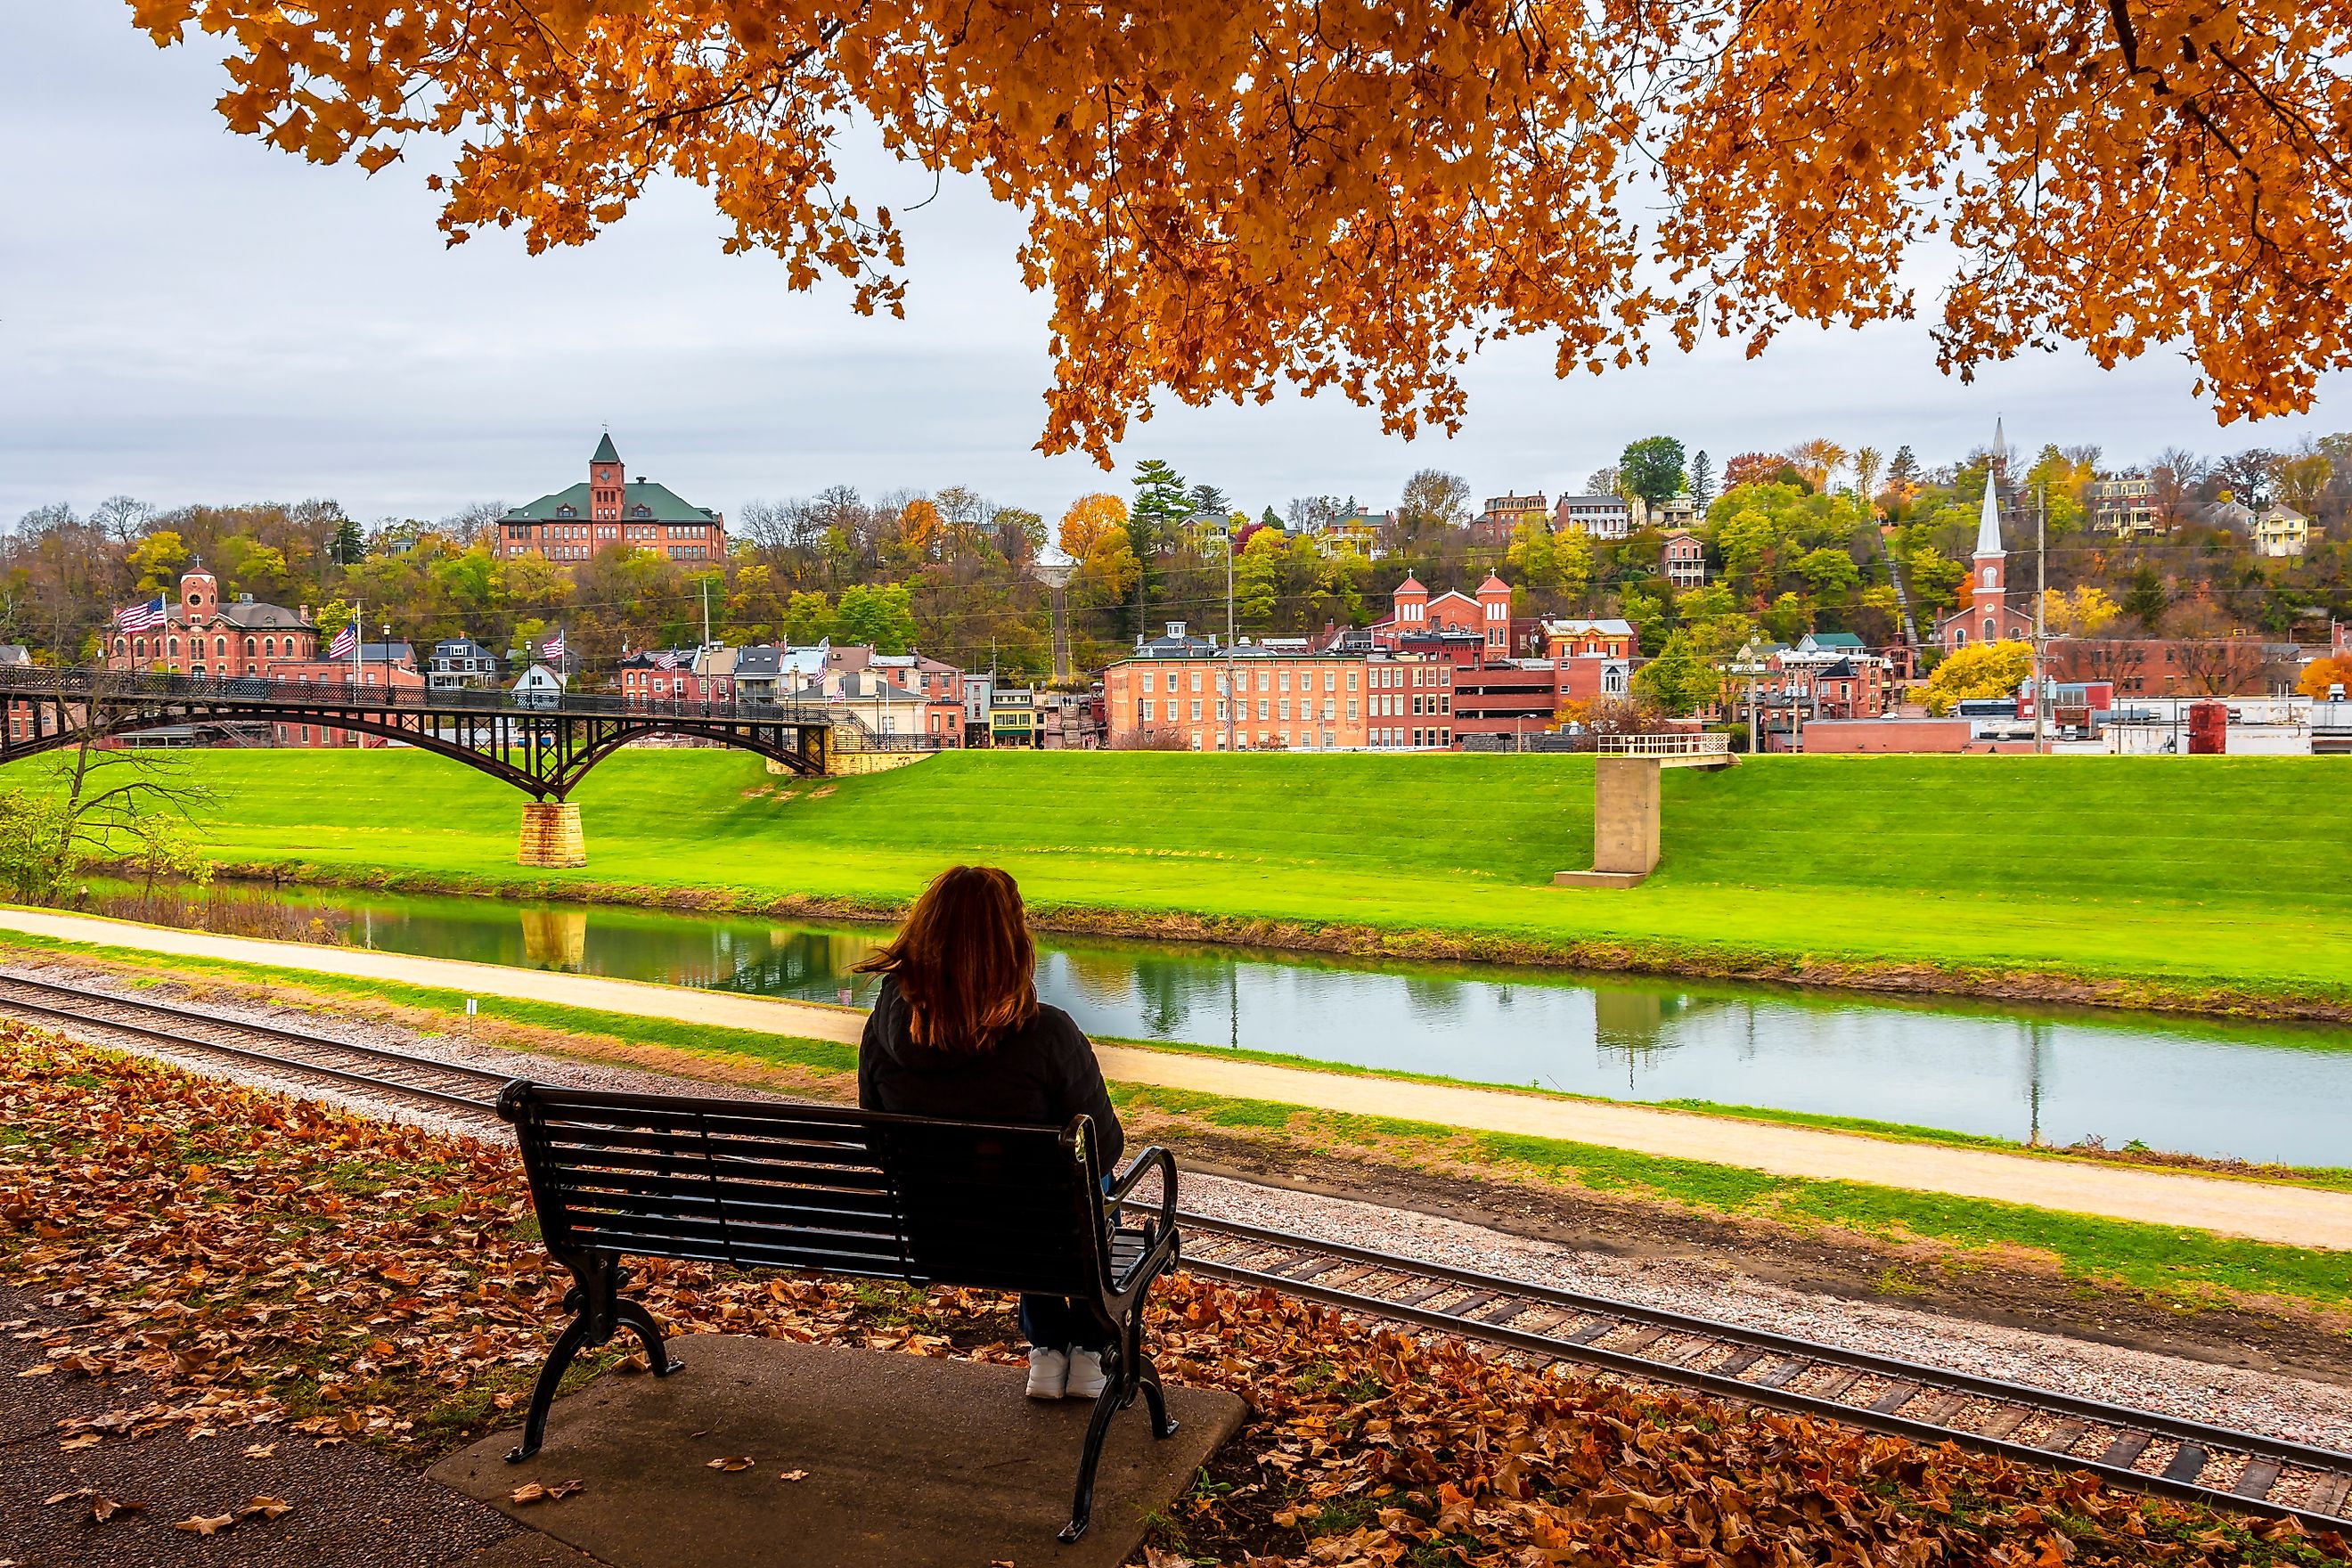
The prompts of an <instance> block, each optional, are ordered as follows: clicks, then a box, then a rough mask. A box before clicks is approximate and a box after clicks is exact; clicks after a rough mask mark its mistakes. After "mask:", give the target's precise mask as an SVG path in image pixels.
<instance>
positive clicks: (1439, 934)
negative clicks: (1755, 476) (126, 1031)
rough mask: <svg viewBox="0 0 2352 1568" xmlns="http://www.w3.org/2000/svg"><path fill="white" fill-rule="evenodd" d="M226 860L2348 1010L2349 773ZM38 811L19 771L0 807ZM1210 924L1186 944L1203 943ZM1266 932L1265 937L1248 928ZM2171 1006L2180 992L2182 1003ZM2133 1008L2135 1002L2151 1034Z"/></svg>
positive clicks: (379, 819)
mask: <svg viewBox="0 0 2352 1568" xmlns="http://www.w3.org/2000/svg"><path fill="white" fill-rule="evenodd" d="M185 765H186V767H187V768H188V770H189V772H190V773H191V774H192V775H193V776H194V777H195V778H197V779H200V780H202V781H203V782H204V783H205V784H208V785H209V786H210V787H211V788H212V790H213V791H214V793H215V808H214V809H215V813H216V816H215V820H214V821H213V823H212V825H211V826H210V828H209V833H210V837H211V839H212V842H213V845H214V848H215V853H216V854H217V855H218V856H219V857H220V858H223V859H225V860H226V861H230V862H236V863H242V864H247V865H267V866H271V867H278V868H299V869H300V870H302V871H304V872H306V873H308V874H316V875H319V876H321V877H325V878H331V879H339V880H362V881H374V882H383V883H387V884H397V883H401V882H404V881H406V882H409V883H410V884H411V885H436V886H443V887H457V888H467V889H485V890H514V891H523V890H538V891H549V892H556V893H562V892H567V891H568V892H572V893H575V894H580V895H583V896H585V895H592V894H594V893H598V892H603V893H604V894H607V895H614V894H617V895H619V896H625V897H655V896H675V895H689V896H694V897H696V898H698V900H703V901H708V902H709V903H712V904H725V905H732V906H736V907H742V908H762V907H769V906H774V907H779V908H789V907H807V906H820V907H822V906H831V907H836V908H865V909H872V910H887V909H889V908H891V907H895V906H898V905H901V904H903V903H904V902H905V901H906V900H908V899H910V898H911V897H912V896H913V895H914V894H915V893H916V892H917V891H919V889H921V887H922V885H923V883H924V882H925V880H926V879H929V877H930V876H931V875H932V874H933V873H935V872H936V871H937V870H938V869H939V868H941V867H943V866H946V865H949V864H951V863H953V862H955V861H958V860H987V861H992V862H994V863H996V864H1000V865H1003V866H1004V867H1005V868H1008V869H1010V870H1012V871H1013V873H1014V874H1015V875H1016V876H1017V877H1019V878H1020V879H1021V882H1022V885H1023V888H1024V889H1025V891H1026V892H1027V894H1028V896H1029V898H1030V900H1031V902H1032V904H1033V905H1034V907H1035V908H1036V909H1037V910H1039V911H1041V912H1042V913H1045V914H1047V915H1049V916H1059V917H1061V918H1062V920H1063V921H1064V923H1082V922H1083V920H1084V918H1085V917H1086V916H1087V915H1088V914H1093V913H1108V914H1114V915H1118V916H1121V917H1126V918H1129V919H1130V920H1132V921H1138V922H1150V921H1159V922H1161V923H1162V924H1163V925H1164V927H1165V929H1166V930H1168V931H1170V932H1171V934H1181V933H1183V932H1185V931H1187V930H1194V931H1197V932H1198V934H1204V935H1218V934H1223V935H1244V934H1255V935H1256V936H1258V937H1259V938H1260V939H1261V940H1264V939H1266V938H1268V937H1277V938H1278V937H1279V935H1280V931H1278V929H1277V928H1283V927H1290V928H1297V929H1298V930H1299V931H1304V932H1314V931H1329V930H1330V929H1332V928H1347V929H1350V930H1355V931H1367V932H1372V933H1380V934H1382V935H1387V936H1392V937H1395V938H1397V939H1399V940H1400V941H1401V942H1403V941H1405V940H1407V939H1430V940H1429V941H1427V942H1423V946H1424V947H1426V948H1428V949H1429V950H1431V951H1440V952H1443V951H1447V950H1449V949H1451V950H1453V951H1458V952H1465V953H1473V954H1484V955H1489V956H1521V957H1539V956H1546V955H1549V956H1554V957H1561V958H1567V959H1572V960H1575V961H1579V962H1583V963H1608V962H1611V961H1612V960H1614V961H1621V962H1629V963H1637V964H1638V963H1655V964H1660V965H1663V966H1675V965H1686V966H1690V967H1695V968H1702V969H1704V968H1710V967H1712V968H1715V969H1717V970H1722V971H1726V972H1734V973H1736V972H1738V971H1739V970H1741V969H1742V968H1743V967H1746V966H1751V965H1752V966H1754V967H1755V968H1756V969H1758V971H1759V972H1769V973H1781V974H1789V975H1794V976H1796V977H1807V976H1808V972H1807V971H1806V969H1805V968H1804V966H1805V965H1806V964H1808V963H1813V964H1819V965H1822V966H1825V967H1824V968H1823V969H1822V970H1821V971H1820V972H1818V973H1811V977H1813V978H1830V979H1833V978H1836V973H1835V969H1836V966H1839V965H1849V964H1886V963H1895V964H1915V963H1916V964H1934V965H1940V966H1944V967H1946V968H1948V969H1958V970H1969V969H1975V968H1983V969H1987V970H2002V971H2017V970H2031V971H2041V972H2046V973H2061V974H2072V975H2080V976H2088V977H2092V978H2095V979H2118V980H2124V981H2128V982H2137V983H2145V984H2147V985H2149V986H2152V987H2154V991H2153V992H2151V993H2150V994H2147V995H2145V996H2139V999H2145V1000H2171V1001H2179V1000H2182V999H2184V998H2185V997H2186V996H2187V995H2188V994H2192V993H2195V992H2198V991H2200V990H2204V989H2209V988H2217V987H2218V988H2221V989H2223V990H2226V991H2231V992H2235V993H2238V994H2241V996H2242V997H2245V996H2252V997H2260V996H2266V995H2267V996H2292V997H2298V998H2303V999H2305V1000H2315V1001H2318V1002H2321V1003H2333V1004H2344V1003H2347V1002H2352V943H2346V942H2343V941H2342V940H2341V934H2340V933H2341V931H2342V930H2343V928H2344V924H2345V917H2346V916H2347V913H2352V887H2347V879H2346V878H2345V877H2344V875H2343V867H2344V864H2345V856H2344V852H2343V849H2342V847H2341V846H2340V845H2339V844H2338V843H2337V842H2336V833H2337V829H2336V823H2338V822H2339V821H2340V820H2341V819H2340V815H2339V813H2338V812H2337V811H2336V806H2337V805H2338V803H2339V801H2340V798H2341V794H2342V791H2343V788H2344V785H2345V783H2346V782H2347V778H2352V774H2347V767H2346V764H2344V763H2338V762H2335V761H2332V760H2326V759H2310V758H2251V757H2250V758H2216V759H2194V760H2191V759H2182V758H2103V757H2047V758H2035V757H1912V756H1865V757H1810V758H1808V757H1791V758H1778V757H1766V758H1759V759H1754V760H1751V761H1750V762H1748V763H1747V764H1746V765H1744V766H1742V767H1739V768H1736V769H1733V770H1730V771H1728V772H1725V773H1702V772H1698V771H1696V770H1669V771H1668V772H1667V773H1666V774H1665V780H1664V787H1665V827H1664V843H1665V858H1664V865H1663V866H1662V867H1661V868H1660V870H1659V873H1658V875H1657V876H1655V877H1654V878H1653V879H1651V881H1650V882H1649V883H1648V884H1647V885H1646V886H1644V887H1643V888H1641V889H1636V890H1633V891H1632V892H1614V891H1597V890H1584V889H1554V888H1552V887H1551V886H1549V879H1550V877H1551V874H1552V873H1553V872H1554V871H1556V870H1559V869H1563V868H1578V867H1582V866H1585V865H1589V864H1590V863H1591V793H1592V790H1591V779H1592V774H1591V761H1590V759H1587V758H1582V757H1572V756H1527V757H1520V756H1376V755H1336V756H1298V755H1258V756H1234V757H1225V756H1191V755H1181V754H1176V755H1171V754H1165V753H1132V752H1129V753H1101V752H1093V753H1067V752H1063V753H1055V752H966V753H950V754H945V755H942V756H940V757H937V758H935V759H933V760H930V761H928V762H925V763H920V764H919V765H917V766H913V767H909V768H905V769H901V770H899V771H897V772H894V773H883V774H878V775H875V776H872V777H867V778H856V779H841V780H830V781H823V782H817V781H808V780H795V779H788V778H780V777H775V776H772V775H770V774H769V773H766V772H765V770H764V767H763V766H762V764H761V763H760V762H759V761H758V760H757V759H755V758H751V757H749V756H745V755H742V754H739V753H735V752H713V751H661V752H623V753H620V754H619V755H616V756H615V757H614V758H613V759H612V760H610V761H608V762H606V763H604V764H603V765H602V766H601V767H599V768H598V769H597V770H596V771H595V772H594V773H592V774H591V775H590V776H589V778H588V780H587V782H586V783H585V784H583V786H582V788H581V789H580V791H579V792H578V794H577V795H576V796H575V797H574V798H575V799H577V800H578V802H579V803H580V805H581V807H582V810H583V817H584V821H585V826H586V831H587V838H588V847H589V859H590V864H589V866H588V867H587V868H585V869H583V870H579V871H570V872H564V871H538V870H526V869H524V868H519V867H517V866H516V865H515V864H514V844H515V833H516V827H517V824H518V821H519V818H520V809H519V808H520V804H521V801H522V799H523V797H522V796H521V795H519V794H517V793H516V792H514V791H513V790H511V789H509V788H508V787H506V786H504V785H502V784H498V783H496V782H494V781H492V780H490V779H488V778H487V777H484V776H483V775H481V774H478V773H474V772H472V771H470V770H468V769H466V768H464V767H461V766H458V765H457V764H455V763H449V762H446V761H445V760H442V759H439V758H436V757H432V756H429V755H427V754H425V753H423V752H409V751H390V750H386V751H369V752H353V751H338V752H301V751H286V752H195V753H189V754H188V755H187V756H186V758H185ZM46 777H47V773H46V764H45V763H43V762H42V761H40V760H36V761H34V762H31V763H20V764H17V765H16V766H15V767H12V768H9V769H5V770H0V788H6V787H11V786H18V785H34V784H38V783H39V782H40V781H41V780H43V779H45V778H46ZM1192 922H1199V923H1198V925H1197V926H1194V925H1193V924H1192ZM1251 927H1255V928H1257V929H1256V930H1255V931H1250V930H1249V929H1248V928H1251ZM2135 996H2138V994H2137V993H2134V994H2126V995H2124V996H2122V997H2119V998H2117V999H2121V1000H2132V999H2135Z"/></svg>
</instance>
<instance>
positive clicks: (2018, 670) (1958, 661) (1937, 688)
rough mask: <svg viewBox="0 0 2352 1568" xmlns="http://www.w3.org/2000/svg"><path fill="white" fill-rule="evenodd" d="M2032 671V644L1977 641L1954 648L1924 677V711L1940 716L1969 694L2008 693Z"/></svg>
mask: <svg viewBox="0 0 2352 1568" xmlns="http://www.w3.org/2000/svg"><path fill="white" fill-rule="evenodd" d="M2032 674H2033V646H2032V644H2031V643H2021V642H1990V643H1986V642H1979V643H1970V644H1969V646H1968V647H1958V648H1954V649H1953V650H1952V651H1951V652H1950V653H1948V654H1946V655H1945V656H1944V659H1943V662H1942V663H1940V664H1938V665H1937V666H1936V669H1935V673H1934V674H1932V675H1930V676H1928V677H1927V711H1928V712H1930V713H1933V714H1935V715H1937V717H1939V718H1940V717H1942V716H1943V715H1944V714H1947V713H1949V712H1950V711H1951V710H1952V709H1953V708H1954V707H1955V706H1956V705H1957V704H1958V703H1959V702H1960V701H1962V700H1965V699H1967V698H1971V697H2007V696H2009V695H2010V694H2011V693H2012V692H2014V691H2015V690H2016V689H2018V688H2019V687H2020V686H2022V685H2023V684H2024V683H2025V682H2026V680H2027V679H2029V678H2031V677H2032Z"/></svg>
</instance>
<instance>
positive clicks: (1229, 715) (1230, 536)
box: [1186, 511, 1239, 754]
mask: <svg viewBox="0 0 2352 1568" xmlns="http://www.w3.org/2000/svg"><path fill="white" fill-rule="evenodd" d="M1186 521H1191V522H1209V521H1215V522H1218V523H1221V524H1223V529H1224V537H1225V673H1224V675H1223V677H1222V678H1221V679H1222V680H1223V688H1224V692H1223V694H1224V699H1225V704H1224V706H1225V751H1226V752H1227V753H1228V754H1231V752H1233V749H1234V703H1235V702H1236V701H1237V700H1239V694H1238V693H1237V692H1235V691H1234V646H1235V645H1234V520H1233V516H1232V514H1231V513H1229V512H1216V511H1196V512H1194V513H1193V514H1192V516H1191V517H1190V518H1189V519H1187V520H1186Z"/></svg>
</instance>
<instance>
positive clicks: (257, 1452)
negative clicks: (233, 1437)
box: [245, 1443, 278, 1459]
mask: <svg viewBox="0 0 2352 1568" xmlns="http://www.w3.org/2000/svg"><path fill="white" fill-rule="evenodd" d="M276 1452H278V1445H277V1444H275V1443H247V1445H246V1446H245V1457H246V1458H248V1459H266V1458H269V1456H271V1455H272V1454H275V1453H276Z"/></svg>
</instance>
